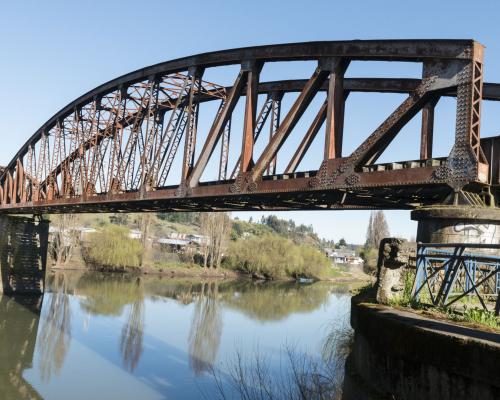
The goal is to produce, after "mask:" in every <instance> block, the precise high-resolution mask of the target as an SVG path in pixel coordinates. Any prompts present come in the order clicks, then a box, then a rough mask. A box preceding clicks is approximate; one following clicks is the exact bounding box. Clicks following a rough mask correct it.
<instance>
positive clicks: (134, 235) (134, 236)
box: [128, 229, 142, 239]
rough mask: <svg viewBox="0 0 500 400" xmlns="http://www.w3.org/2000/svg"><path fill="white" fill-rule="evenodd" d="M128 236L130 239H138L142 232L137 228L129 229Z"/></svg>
mask: <svg viewBox="0 0 500 400" xmlns="http://www.w3.org/2000/svg"><path fill="white" fill-rule="evenodd" d="M128 237H129V238H131V239H140V238H142V232H141V231H140V230H138V229H131V230H130V232H129V233H128Z"/></svg>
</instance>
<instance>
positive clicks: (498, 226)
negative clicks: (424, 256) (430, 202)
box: [411, 206, 500, 244]
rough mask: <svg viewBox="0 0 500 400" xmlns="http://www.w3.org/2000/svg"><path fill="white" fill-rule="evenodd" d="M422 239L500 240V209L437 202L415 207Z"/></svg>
mask: <svg viewBox="0 0 500 400" xmlns="http://www.w3.org/2000/svg"><path fill="white" fill-rule="evenodd" d="M411 218H412V219H413V220H414V221H418V228H417V241H418V242H422V243H484V244H500V209H496V208H485V207H484V208H480V207H470V206H469V207H467V206H435V207H426V208H420V209H417V210H414V211H413V212H412V213H411Z"/></svg>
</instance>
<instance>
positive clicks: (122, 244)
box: [88, 225, 144, 268]
mask: <svg viewBox="0 0 500 400" xmlns="http://www.w3.org/2000/svg"><path fill="white" fill-rule="evenodd" d="M128 235H129V231H128V229H127V228H124V227H122V226H117V225H110V226H106V227H105V228H103V229H102V230H101V231H98V232H96V233H94V234H92V236H91V238H90V243H89V249H88V258H89V260H90V261H91V262H92V263H94V264H97V265H102V266H104V267H112V268H126V267H139V266H140V265H141V261H142V256H143V253H144V250H143V248H142V245H141V243H140V241H138V240H135V239H131V238H130V237H129V236H128Z"/></svg>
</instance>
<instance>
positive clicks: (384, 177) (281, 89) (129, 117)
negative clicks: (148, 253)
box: [0, 40, 500, 214]
mask: <svg viewBox="0 0 500 400" xmlns="http://www.w3.org/2000/svg"><path fill="white" fill-rule="evenodd" d="M358 60H361V61H408V62H416V63H421V64H422V77H421V79H398V78H387V79H380V78H344V75H345V73H346V71H347V70H348V68H349V64H350V62H351V61H358ZM296 61H314V62H316V67H315V68H314V70H312V71H311V75H310V77H309V78H308V79H303V80H283V81H272V82H262V81H261V80H260V74H261V71H262V68H263V67H264V66H265V65H266V64H267V63H272V62H296ZM230 65H233V66H238V72H237V74H236V76H235V77H234V79H233V82H234V83H233V84H232V85H230V86H227V85H221V84H217V83H212V82H209V81H208V80H207V79H204V76H206V75H207V71H212V70H213V69H217V68H219V69H220V68H224V67H226V66H230ZM351 92H382V93H403V94H407V97H406V98H405V100H404V101H403V102H402V103H401V104H400V105H399V106H398V107H397V108H396V109H395V110H394V111H393V112H392V113H391V114H390V115H388V116H387V117H386V118H385V120H384V121H383V122H382V124H381V125H380V126H379V127H378V128H377V129H376V130H375V131H373V132H368V134H367V135H366V139H365V140H364V141H363V142H362V143H361V145H360V146H359V147H358V148H357V149H355V150H354V151H353V152H352V153H351V154H348V155H344V154H343V152H342V145H343V127H344V118H345V116H344V108H345V102H346V99H347V97H348V95H349V93H351ZM317 96H320V97H321V96H322V98H323V99H324V101H323V102H322V104H321V106H320V107H319V109H317V110H314V114H315V118H314V119H313V121H312V123H311V125H310V127H309V128H308V129H306V130H305V131H300V132H296V131H297V130H298V128H297V123H298V122H299V120H300V119H301V117H302V116H303V115H304V113H306V112H307V111H308V110H311V108H313V107H314V104H315V103H314V102H313V99H314V98H315V97H317ZM443 96H452V97H456V103H457V106H456V129H455V142H454V144H453V148H452V150H451V152H450V154H449V156H448V157H445V158H433V156H432V141H433V134H434V132H433V121H434V111H435V106H436V103H437V102H438V101H439V99H440V98H441V97H443ZM285 98H289V99H292V101H291V102H290V104H291V105H290V106H288V107H285V106H284V102H283V100H284V99H285ZM482 100H500V85H496V84H484V85H483V46H482V45H481V44H479V43H477V42H475V41H473V40H377V41H362V40H361V41H342V42H311V43H297V44H284V45H271V46H260V47H250V48H242V49H234V50H226V51H220V52H212V53H206V54H199V55H196V56H192V57H186V58H181V59H177V60H173V61H169V62H165V63H161V64H157V65H153V66H150V67H146V68H144V69H141V70H138V71H135V72H132V73H130V74H127V75H124V76H122V77H119V78H117V79H115V80H112V81H110V82H108V83H105V84H103V85H101V86H99V87H97V88H95V89H94V90H92V91H90V92H88V93H87V94H85V95H83V96H82V97H80V98H78V99H77V100H75V101H74V102H72V103H71V104H69V105H67V106H66V107H64V108H63V109H62V110H61V111H59V112H58V113H57V114H56V115H54V116H53V117H52V118H51V119H49V120H48V121H47V122H46V123H45V124H44V125H43V126H42V127H41V128H40V129H39V130H38V131H37V132H36V133H35V134H34V135H33V136H32V137H31V138H30V139H29V140H28V141H27V142H26V144H25V145H24V146H23V147H22V148H21V149H20V150H19V152H18V153H17V154H16V156H15V157H14V158H13V159H12V161H11V162H10V163H9V165H8V166H6V167H5V168H4V169H3V170H2V172H1V175H0V213H37V214H39V213H42V212H67V211H68V212H69V211H70V212H95V211H113V212H119V211H153V210H167V211H168V210H171V211H175V210H266V209H279V210H286V209H311V210H314V209H339V208H346V209H352V208H361V209H372V208H385V209H401V208H403V209H409V208H413V207H416V206H420V205H428V204H436V203H443V202H446V201H451V200H450V198H451V197H453V196H451V197H450V195H451V194H453V193H460V192H466V193H469V194H472V195H467V196H462V197H460V198H466V199H471V198H472V199H475V200H474V201H479V202H483V203H485V204H490V205H495V203H494V195H495V191H496V190H497V187H498V183H499V181H498V176H499V173H498V169H499V167H498V150H499V147H500V142H499V141H495V140H494V139H491V138H488V139H487V140H488V142H487V143H486V142H484V143H482V141H481V138H480V121H481V101H482ZM239 102H240V105H241V107H239V108H238V107H237V104H238V103H239ZM204 107H207V109H208V110H209V111H210V110H212V111H211V112H212V115H210V116H208V114H207V113H205V114H204V115H203V116H204V119H203V121H204V123H200V115H201V114H203V112H200V110H201V109H203V108H204ZM238 110H239V111H238ZM238 112H239V113H240V114H241V115H240V116H239V119H238V115H237V114H238ZM420 112H421V114H420V115H421V118H422V122H421V125H422V129H421V148H420V159H419V160H411V161H401V162H393V163H386V164H377V160H378V159H379V157H380V156H381V154H382V153H383V152H384V151H385V150H386V149H387V147H388V146H389V144H390V143H391V142H392V141H393V139H394V138H395V137H396V135H397V134H398V133H399V132H400V130H401V129H402V128H403V126H404V125H405V124H406V123H407V122H408V121H410V120H411V119H412V118H413V117H415V116H416V115H417V114H418V113H420ZM207 116H208V117H207ZM346 117H349V116H346ZM207 118H208V119H207ZM207 120H208V121H209V122H208V123H207V122H206V121H207ZM235 121H239V122H238V124H236V123H235ZM322 130H324V137H325V140H324V149H323V152H322V153H321V154H315V155H314V158H315V159H317V160H318V166H317V169H316V170H312V171H311V170H308V171H301V170H299V167H300V164H301V161H302V160H303V158H304V156H305V155H306V154H307V152H308V151H310V146H311V144H312V142H313V140H314V139H315V137H316V136H317V135H318V133H319V132H320V131H322ZM292 134H295V136H297V135H301V140H299V141H298V146H297V148H296V150H295V151H294V152H293V153H290V152H289V153H286V154H285V153H284V152H280V149H281V148H282V146H283V144H284V143H285V142H286V141H287V139H288V138H289V137H290V136H291V135H292ZM4 140H5V139H4ZM235 140H236V141H238V143H241V145H240V146H238V151H237V154H230V148H231V146H230V143H231V142H232V143H236V142H234V141H235ZM257 140H259V141H264V142H265V145H264V147H263V150H262V152H260V153H259V154H257V152H256V151H255V149H254V145H255V143H256V141H257ZM232 147H233V148H234V146H232ZM485 149H487V150H488V151H485ZM280 159H281V160H283V162H284V165H286V167H282V168H281V170H280V168H279V164H278V162H277V161H278V160H280ZM176 160H178V161H177V162H176ZM231 160H235V161H233V162H231ZM210 162H212V164H213V165H215V167H214V169H217V171H216V173H217V172H218V174H217V179H216V180H212V181H206V180H205V181H204V180H203V174H204V173H205V172H206V169H207V165H209V163H210ZM283 162H282V163H283ZM173 176H175V177H176V178H175V179H176V180H175V181H172V179H173V178H172V177H173ZM457 198H458V197H457V196H454V199H455V201H456V199H457ZM492 199H493V200H492Z"/></svg>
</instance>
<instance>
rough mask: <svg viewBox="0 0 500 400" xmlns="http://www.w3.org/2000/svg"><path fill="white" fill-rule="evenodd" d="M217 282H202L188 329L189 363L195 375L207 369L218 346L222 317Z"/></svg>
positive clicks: (215, 356) (212, 361)
mask: <svg viewBox="0 0 500 400" xmlns="http://www.w3.org/2000/svg"><path fill="white" fill-rule="evenodd" d="M218 294H219V284H218V282H203V283H202V284H201V289H200V292H199V293H198V294H197V296H196V303H195V306H194V314H193V319H192V322H191V329H190V330H189V365H190V367H191V369H192V370H193V371H194V373H195V374H196V375H200V374H201V373H202V372H205V371H208V370H209V369H210V368H211V367H212V365H213V363H214V361H215V359H216V358H217V353H218V351H219V346H220V337H221V334H222V318H221V311H220V302H219V299H218Z"/></svg>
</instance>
